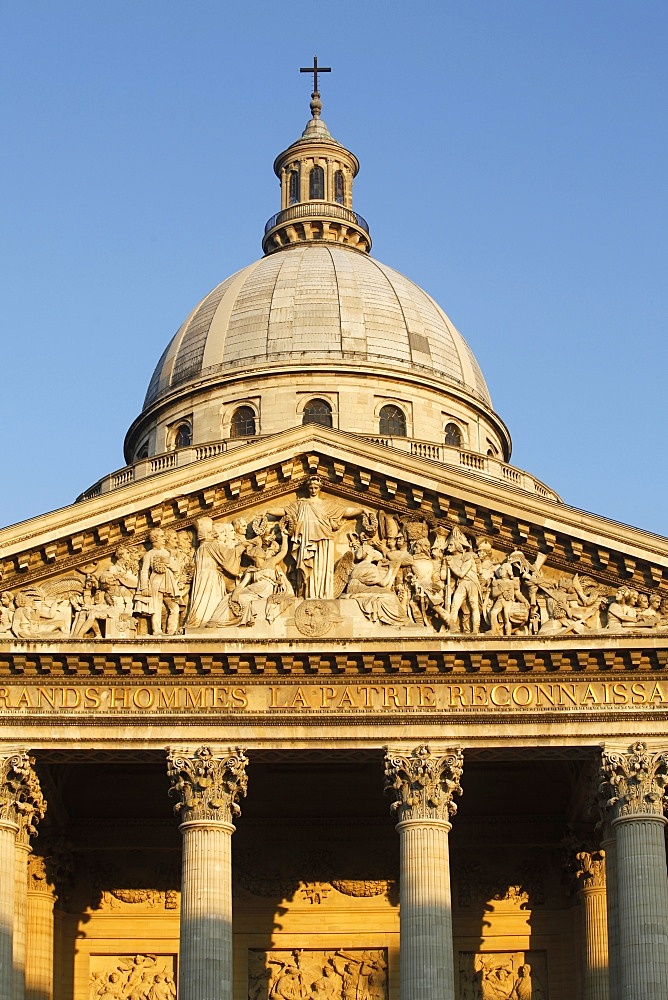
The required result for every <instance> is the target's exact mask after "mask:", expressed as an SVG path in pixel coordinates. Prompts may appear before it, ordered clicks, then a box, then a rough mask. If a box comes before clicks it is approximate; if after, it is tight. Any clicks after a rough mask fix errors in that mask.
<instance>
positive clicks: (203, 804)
mask: <svg viewBox="0 0 668 1000" xmlns="http://www.w3.org/2000/svg"><path fill="white" fill-rule="evenodd" d="M247 764H248V757H246V755H245V753H244V751H243V750H242V749H241V748H240V747H237V748H236V752H234V753H230V754H227V755H225V756H216V755H215V754H214V752H213V750H212V749H211V748H210V747H199V748H198V749H197V750H195V751H194V752H193V753H192V754H191V755H190V756H188V754H187V751H186V752H185V753H184V752H182V751H179V750H174V749H171V750H169V751H168V752H167V773H168V775H169V779H170V781H171V782H172V787H171V789H170V794H172V795H174V796H175V797H176V799H177V801H176V804H175V805H174V812H175V813H176V814H177V815H178V816H180V818H181V819H182V821H183V822H184V823H185V822H189V821H191V820H209V821H214V822H215V821H218V822H221V823H231V822H232V820H233V818H234V817H235V816H238V815H239V814H240V812H241V807H240V806H239V804H238V801H237V800H238V799H239V798H242V797H243V796H244V795H245V794H246V789H247V786H248V777H247V775H246V765H247Z"/></svg>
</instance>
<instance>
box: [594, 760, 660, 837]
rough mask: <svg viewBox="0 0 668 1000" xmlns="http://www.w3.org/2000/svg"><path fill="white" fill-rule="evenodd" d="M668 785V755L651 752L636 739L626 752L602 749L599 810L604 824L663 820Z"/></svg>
mask: <svg viewBox="0 0 668 1000" xmlns="http://www.w3.org/2000/svg"><path fill="white" fill-rule="evenodd" d="M666 785H668V752H666V751H655V752H650V751H648V749H647V744H646V743H643V742H642V741H641V740H638V741H637V742H636V743H634V744H632V746H631V747H629V749H628V751H627V752H623V751H622V752H619V751H616V750H603V752H602V753H601V782H600V785H599V808H600V810H601V817H602V819H603V821H604V822H605V821H606V820H609V821H610V822H612V823H614V822H616V821H618V820H622V819H635V818H637V819H640V818H652V817H655V818H656V819H660V820H663V801H664V796H665V789H666Z"/></svg>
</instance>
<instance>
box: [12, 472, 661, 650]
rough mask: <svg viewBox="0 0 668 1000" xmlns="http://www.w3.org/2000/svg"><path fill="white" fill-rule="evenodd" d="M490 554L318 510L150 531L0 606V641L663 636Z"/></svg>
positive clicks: (474, 543) (516, 558)
mask: <svg viewBox="0 0 668 1000" xmlns="http://www.w3.org/2000/svg"><path fill="white" fill-rule="evenodd" d="M546 560H547V556H546V555H545V554H543V553H539V554H538V555H537V556H536V555H533V556H528V555H527V554H526V553H524V552H523V551H522V550H521V549H515V550H513V551H502V550H499V549H497V548H495V547H494V545H493V543H492V542H491V541H490V540H488V539H487V538H485V537H480V536H476V535H474V534H473V533H472V532H466V531H464V530H463V529H461V528H460V527H458V526H456V525H452V524H451V523H449V522H447V521H442V520H438V519H436V518H435V517H433V516H432V515H426V514H422V513H419V512H416V513H410V512H407V513H405V514H399V513H397V512H396V511H395V512H388V511H384V510H374V509H367V508H365V507H363V506H360V505H359V504H346V503H345V502H342V501H341V500H339V499H338V498H334V497H330V496H325V495H323V493H322V483H321V481H320V479H319V477H318V476H311V477H310V478H309V479H308V481H307V483H306V486H305V488H304V489H303V490H301V491H299V493H297V495H293V496H292V497H289V498H287V500H286V501H284V502H282V503H281V504H280V505H278V504H277V505H272V506H266V507H263V508H254V509H252V510H250V511H249V512H248V513H247V514H246V515H245V516H242V515H239V516H237V517H236V518H234V519H221V520H215V519H213V518H212V517H208V516H203V517H200V518H198V519H197V520H196V521H195V523H194V525H193V526H192V527H190V526H189V527H187V528H183V529H181V530H175V529H173V528H165V529H163V528H159V527H158V528H154V529H153V530H152V531H150V532H149V536H148V539H147V540H146V542H145V543H144V544H143V545H140V544H134V545H120V546H119V547H118V548H117V549H116V551H115V553H114V554H113V555H112V556H111V557H106V558H105V559H102V560H100V561H99V562H94V563H88V564H87V565H83V566H81V567H79V568H78V569H76V570H73V569H68V570H67V572H66V573H64V574H63V575H62V576H56V577H51V578H49V579H47V580H44V581H42V582H39V583H32V584H30V585H29V586H26V587H23V588H17V589H15V590H11V591H10V590H7V591H4V592H3V593H2V594H1V595H0V639H2V638H12V637H14V638H16V639H24V640H31V641H35V640H61V639H64V638H67V637H69V638H76V639H86V640H88V639H96V638H105V639H115V638H135V637H136V636H139V637H141V636H149V635H154V636H155V635H168V636H170V635H171V636H176V635H182V634H199V635H216V634H217V635H219V636H232V635H235V636H236V637H237V638H243V637H245V636H246V635H248V636H253V637H258V638H289V637H291V636H292V637H299V636H300V635H301V636H307V637H318V636H324V635H326V634H329V635H331V636H332V637H333V638H335V637H337V636H340V637H348V636H350V635H355V636H364V635H368V636H375V635H378V634H379V632H380V633H383V632H385V633H387V634H388V635H389V634H392V633H397V634H402V635H416V636H419V635H424V634H429V633H438V634H440V635H442V636H446V635H465V636H466V635H476V634H479V633H483V634H488V635H506V636H511V635H544V636H557V637H559V636H565V635H568V634H582V633H588V632H601V631H612V632H628V631H634V630H639V631H641V632H652V631H665V630H668V602H666V600H665V599H664V600H662V597H661V595H660V594H659V593H658V592H652V591H645V592H640V591H638V590H636V589H634V588H631V587H629V586H621V587H620V588H618V589H617V590H616V591H614V592H613V591H612V590H611V588H610V587H608V586H606V585H604V584H602V583H600V582H599V581H597V580H596V579H594V578H593V577H592V576H587V575H582V574H577V573H575V574H569V573H564V572H562V571H559V570H557V569H556V568H553V567H550V566H548V565H547V564H546Z"/></svg>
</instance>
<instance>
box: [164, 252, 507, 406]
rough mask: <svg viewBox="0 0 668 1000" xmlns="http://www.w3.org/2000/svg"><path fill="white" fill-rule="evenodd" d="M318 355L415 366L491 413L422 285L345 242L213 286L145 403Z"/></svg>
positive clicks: (475, 374) (471, 360)
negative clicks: (225, 377) (183, 389)
mask: <svg viewBox="0 0 668 1000" xmlns="http://www.w3.org/2000/svg"><path fill="white" fill-rule="evenodd" d="M318 361H326V362H327V363H328V366H331V365H334V366H336V364H337V363H341V364H346V365H349V364H350V363H353V364H360V365H362V366H364V367H365V368H366V367H367V366H372V367H373V369H374V370H375V371H378V370H382V369H385V370H388V369H390V370H395V371H396V370H397V369H399V370H401V371H402V372H405V371H406V370H407V369H409V370H412V371H413V372H415V373H416V374H418V375H422V376H423V377H427V378H429V380H430V381H432V382H433V381H436V382H439V383H443V385H444V388H447V387H451V388H454V389H457V390H459V391H460V392H463V393H465V394H468V395H471V396H473V397H474V398H475V399H476V400H478V401H480V402H481V403H482V404H483V405H484V406H485V407H488V408H490V409H491V406H492V403H491V399H490V397H489V392H488V390H487V386H486V385H485V380H484V378H483V376H482V372H481V371H480V368H479V366H478V363H477V361H476V359H475V357H474V356H473V353H472V351H471V349H470V348H469V346H468V344H467V343H466V341H465V340H464V338H463V337H462V335H461V334H460V333H459V331H458V330H457V329H456V327H455V326H454V325H453V324H452V323H451V322H450V320H449V319H448V317H447V316H446V315H445V313H444V312H443V310H442V309H441V308H440V307H439V306H438V305H437V304H436V302H434V300H433V299H432V298H430V296H429V295H427V293H426V292H424V291H423V290H422V289H421V288H419V287H418V285H416V284H414V283H413V282H412V281H409V280H408V278H405V277H404V276H403V275H402V274H399V272H398V271H395V270H393V269H392V268H391V267H387V266H386V265H385V264H381V263H379V261H377V260H375V259H373V258H372V257H370V256H369V255H368V254H366V253H362V252H360V251H359V250H356V249H352V248H349V247H346V246H337V245H322V244H316V243H297V244H295V245H293V246H291V247H287V248H285V249H284V250H282V251H281V252H279V253H273V254H270V255H269V256H266V257H263V258H261V259H260V260H258V261H256V262H255V263H254V264H250V265H249V266H248V267H245V268H243V270H241V271H238V272H237V273H236V274H234V275H232V276H231V277H230V278H228V279H227V280H226V281H223V282H222V284H220V285H218V286H217V287H216V288H214V289H213V291H212V292H210V293H209V294H208V295H207V296H206V297H205V298H204V299H203V300H202V301H201V302H200V303H199V305H197V306H196V307H195V309H194V310H193V311H192V312H191V314H190V315H189V316H188V318H187V319H186V320H185V322H184V323H183V324H182V326H181V327H180V329H179V330H178V332H177V333H176V335H175V336H174V337H173V338H172V340H171V342H170V344H169V345H168V347H167V349H166V350H165V352H164V354H163V356H162V357H161V358H160V361H159V362H158V365H157V367H156V369H155V372H154V374H153V377H152V379H151V382H150V384H149V387H148V392H147V394H146V399H145V401H144V409H145V410H146V408H147V407H150V406H151V405H152V404H153V403H154V402H155V401H156V400H157V399H158V398H159V397H163V396H164V395H165V394H169V393H170V391H173V390H176V389H177V388H180V387H184V386H186V385H188V384H189V383H193V382H199V383H201V382H202V380H204V381H207V382H208V381H209V380H215V379H217V378H219V377H220V376H221V375H224V374H225V373H227V372H229V373H230V374H231V373H232V372H233V371H234V370H238V369H244V370H245V371H248V370H250V369H254V368H257V367H262V368H265V369H266V368H267V366H272V365H274V364H280V365H284V364H286V363H289V364H291V365H304V366H307V367H309V368H310V369H312V368H313V366H314V364H317V363H318Z"/></svg>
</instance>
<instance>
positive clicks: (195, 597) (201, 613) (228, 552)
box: [186, 517, 250, 628]
mask: <svg viewBox="0 0 668 1000" xmlns="http://www.w3.org/2000/svg"><path fill="white" fill-rule="evenodd" d="M234 525H236V530H234V532H233V535H232V538H230V539H229V542H228V541H227V540H221V538H220V537H219V535H218V533H217V532H216V530H215V528H214V523H213V521H212V519H211V518H210V517H200V518H199V520H198V521H197V522H196V528H197V542H198V544H197V551H196V552H195V570H194V575H193V582H192V591H191V594H190V607H189V610H188V615H187V618H186V625H189V626H190V627H191V628H199V627H201V626H202V625H206V624H207V623H208V622H209V621H210V619H211V616H212V615H213V614H214V612H215V611H216V610H217V609H218V607H219V606H220V603H221V601H222V600H223V598H224V597H225V595H226V594H227V593H228V592H229V591H232V590H233V589H234V587H235V586H236V583H237V581H238V579H239V576H240V575H241V557H242V555H243V553H244V552H245V551H246V548H247V547H248V545H249V544H250V543H249V542H248V541H247V540H246V538H245V533H246V522H245V521H244V520H243V519H242V518H239V519H237V521H235V522H234Z"/></svg>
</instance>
